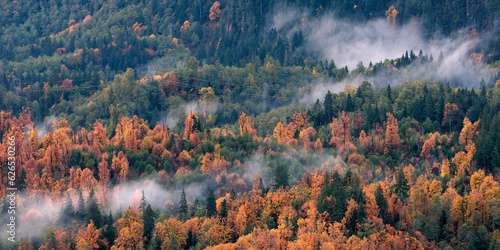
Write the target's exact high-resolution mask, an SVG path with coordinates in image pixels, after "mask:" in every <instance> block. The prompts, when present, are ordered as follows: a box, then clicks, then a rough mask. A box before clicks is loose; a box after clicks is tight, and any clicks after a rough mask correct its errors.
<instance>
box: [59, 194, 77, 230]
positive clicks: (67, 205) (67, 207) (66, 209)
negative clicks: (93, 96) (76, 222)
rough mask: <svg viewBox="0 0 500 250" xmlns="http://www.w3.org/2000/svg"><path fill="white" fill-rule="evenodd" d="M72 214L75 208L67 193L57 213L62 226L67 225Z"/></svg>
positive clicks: (73, 214) (72, 216)
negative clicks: (59, 211)
mask: <svg viewBox="0 0 500 250" xmlns="http://www.w3.org/2000/svg"><path fill="white" fill-rule="evenodd" d="M74 216H75V208H74V207H73V202H72V201H71V197H70V196H69V194H68V195H67V196H66V201H65V202H64V204H63V207H62V209H61V213H60V215H59V224H60V225H61V226H63V227H64V226H66V225H69V224H70V222H71V220H72V219H73V218H74Z"/></svg>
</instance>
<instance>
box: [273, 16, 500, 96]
mask: <svg viewBox="0 0 500 250" xmlns="http://www.w3.org/2000/svg"><path fill="white" fill-rule="evenodd" d="M268 26H269V27H270V28H275V29H276V30H277V31H278V32H279V33H281V34H285V35H287V37H288V38H291V37H292V36H293V34H294V33H295V32H298V31H302V33H303V34H304V37H305V42H304V44H303V45H302V46H301V49H304V50H306V51H310V52H314V53H317V54H318V55H320V56H321V57H324V58H326V59H328V61H330V60H334V62H335V64H336V66H337V68H341V67H345V66H347V67H348V69H349V72H352V71H353V70H354V69H356V68H357V65H358V63H359V62H362V63H363V65H364V67H365V68H368V66H369V64H370V62H371V63H373V64H375V63H377V62H384V60H385V59H396V58H400V57H401V56H402V55H403V54H405V53H406V52H408V53H410V51H412V50H413V52H414V53H415V54H416V55H418V54H419V51H420V50H422V52H423V53H424V55H427V57H430V56H431V55H432V57H433V58H434V61H433V62H432V63H427V64H424V65H422V64H421V63H420V62H412V63H411V64H410V65H409V66H407V67H405V68H400V69H399V70H398V71H396V70H392V69H390V68H388V70H384V71H382V72H378V73H377V74H375V75H372V76H369V77H367V76H365V75H360V76H356V77H352V78H348V79H345V80H344V81H342V82H340V83H339V82H336V81H333V80H318V81H317V82H315V83H312V87H311V88H312V92H315V93H312V94H311V95H310V98H304V99H303V100H302V102H306V103H311V102H314V101H315V100H316V98H320V99H322V98H324V93H325V91H327V90H331V91H333V92H339V91H341V90H343V86H344V85H345V84H347V83H349V84H352V83H354V84H356V86H359V85H360V84H361V82H362V81H365V80H367V81H369V82H370V83H371V84H372V85H373V86H374V87H376V88H377V87H385V86H387V85H388V84H391V86H395V85H397V84H400V83H401V82H405V81H413V80H417V79H418V80H424V79H427V80H429V81H446V82H450V83H451V84H452V85H456V86H464V87H469V88H471V87H475V88H476V89H477V88H478V87H479V83H480V81H481V79H484V80H486V81H488V80H489V78H490V77H491V73H492V72H490V71H488V70H487V69H485V67H483V66H484V65H483V64H482V63H481V62H480V61H479V60H478V61H476V60H475V59H476V57H474V56H471V54H472V52H473V51H475V50H477V48H478V47H479V46H480V45H484V44H485V42H486V40H487V36H490V38H491V36H498V34H496V35H495V34H476V35H472V34H471V33H470V32H468V31H466V30H465V29H464V30H460V31H457V32H455V33H454V34H452V35H450V36H447V37H444V36H441V35H439V34H434V35H432V36H431V37H430V38H426V37H425V36H424V32H423V27H422V25H421V22H420V20H418V19H417V18H415V19H413V20H412V21H410V22H408V23H405V24H403V25H394V24H391V23H390V22H389V21H388V20H386V19H384V18H377V19H371V20H368V21H365V22H352V21H347V20H345V19H339V18H336V17H335V15H334V14H333V13H330V14H324V15H322V16H321V17H311V16H310V15H309V14H308V13H304V12H300V11H297V10H296V9H287V8H284V9H283V8H282V9H281V10H280V11H278V12H277V13H275V14H274V16H273V18H271V22H270V24H269V25H268ZM440 53H442V54H443V58H442V61H438V58H439V55H440ZM478 55H479V54H478ZM416 61H418V60H416ZM389 71H391V72H389ZM392 71H394V72H392ZM316 84H319V89H318V90H316V89H315V85H316ZM316 93H323V94H322V96H317V95H316Z"/></svg>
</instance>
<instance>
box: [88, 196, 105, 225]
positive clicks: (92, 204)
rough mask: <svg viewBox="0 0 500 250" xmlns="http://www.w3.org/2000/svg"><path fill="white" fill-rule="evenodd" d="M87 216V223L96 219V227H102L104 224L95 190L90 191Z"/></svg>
mask: <svg viewBox="0 0 500 250" xmlns="http://www.w3.org/2000/svg"><path fill="white" fill-rule="evenodd" d="M87 206H88V209H87V216H86V217H85V222H86V224H89V223H90V221H91V220H92V221H94V225H95V227H96V228H101V226H102V215H101V211H100V210H99V205H98V204H97V200H96V198H95V196H94V190H93V189H92V190H91V191H90V195H89V199H88V201H87Z"/></svg>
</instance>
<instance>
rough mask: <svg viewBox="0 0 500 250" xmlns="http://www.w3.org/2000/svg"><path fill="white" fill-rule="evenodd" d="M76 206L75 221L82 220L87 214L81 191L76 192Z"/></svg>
mask: <svg viewBox="0 0 500 250" xmlns="http://www.w3.org/2000/svg"><path fill="white" fill-rule="evenodd" d="M77 204H78V205H77V208H76V218H77V221H79V222H83V221H84V220H85V217H86V216H87V209H86V206H85V200H84V199H83V195H82V192H81V191H80V192H78V203H77Z"/></svg>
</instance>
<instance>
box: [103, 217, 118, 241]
mask: <svg viewBox="0 0 500 250" xmlns="http://www.w3.org/2000/svg"><path fill="white" fill-rule="evenodd" d="M104 224H105V225H104V226H103V227H102V237H103V238H105V239H107V241H108V243H109V245H110V246H112V245H114V242H115V239H116V233H115V228H114V227H113V215H112V214H111V211H110V212H109V215H108V216H106V218H105V220H104Z"/></svg>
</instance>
